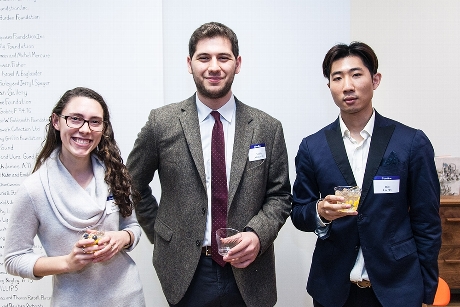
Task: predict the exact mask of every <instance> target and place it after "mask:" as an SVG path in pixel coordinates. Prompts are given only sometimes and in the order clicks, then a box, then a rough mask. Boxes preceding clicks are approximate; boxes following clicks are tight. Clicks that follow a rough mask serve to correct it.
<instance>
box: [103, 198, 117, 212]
mask: <svg viewBox="0 0 460 307" xmlns="http://www.w3.org/2000/svg"><path fill="white" fill-rule="evenodd" d="M105 208H106V210H105V212H106V213H107V214H111V213H114V212H118V211H120V208H119V207H118V206H117V205H116V204H115V202H114V201H113V195H109V196H108V197H107V201H106V203H105Z"/></svg>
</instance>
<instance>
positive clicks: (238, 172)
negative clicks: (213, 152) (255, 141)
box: [228, 98, 254, 205]
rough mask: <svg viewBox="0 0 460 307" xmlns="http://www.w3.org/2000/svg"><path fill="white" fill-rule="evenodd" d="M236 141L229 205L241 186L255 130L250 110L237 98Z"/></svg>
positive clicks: (234, 143) (234, 144)
mask: <svg viewBox="0 0 460 307" xmlns="http://www.w3.org/2000/svg"><path fill="white" fill-rule="evenodd" d="M235 102H236V115H235V117H236V118H235V120H236V122H235V125H236V126H235V139H234V142H233V154H232V167H231V173H230V184H229V190H228V203H229V205H230V204H231V203H232V201H233V198H234V197H235V193H236V190H237V189H238V185H239V184H240V181H241V177H242V176H243V171H244V169H245V167H246V162H247V160H248V154H249V147H250V145H251V140H252V135H253V131H254V128H253V126H252V120H253V118H252V116H251V114H250V112H249V110H248V108H247V107H246V106H245V105H244V104H243V103H241V102H240V101H238V100H237V99H236V98H235Z"/></svg>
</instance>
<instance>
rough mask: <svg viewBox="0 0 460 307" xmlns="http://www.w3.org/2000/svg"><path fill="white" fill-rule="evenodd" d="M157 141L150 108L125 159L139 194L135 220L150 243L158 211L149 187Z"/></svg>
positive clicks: (155, 159) (154, 168)
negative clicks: (139, 199) (143, 124)
mask: <svg viewBox="0 0 460 307" xmlns="http://www.w3.org/2000/svg"><path fill="white" fill-rule="evenodd" d="M157 141H158V140H157V137H156V134H155V110H152V111H151V112H150V115H149V118H148V121H147V123H146V124H145V126H144V127H143V128H142V129H141V131H140V132H139V134H138V136H137V139H136V141H135V142H134V147H133V150H132V151H131V153H130V154H129V156H128V160H127V161H126V166H127V168H128V171H129V172H130V174H131V176H132V178H133V184H134V187H135V188H136V189H137V190H138V191H139V193H140V194H141V201H140V202H139V203H138V204H137V205H136V207H135V211H136V215H137V220H138V221H139V224H140V225H141V227H142V229H143V230H144V232H145V234H146V235H147V238H148V239H149V240H150V242H151V243H153V238H154V230H153V227H154V225H155V219H156V216H157V212H158V202H157V200H156V199H155V197H154V196H153V194H152V189H151V188H150V182H151V181H152V180H153V176H154V174H155V172H156V171H157V169H158V151H157Z"/></svg>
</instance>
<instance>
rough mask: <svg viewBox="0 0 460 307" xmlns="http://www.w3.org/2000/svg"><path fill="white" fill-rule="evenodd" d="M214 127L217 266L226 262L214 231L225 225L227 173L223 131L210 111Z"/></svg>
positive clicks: (213, 240)
mask: <svg viewBox="0 0 460 307" xmlns="http://www.w3.org/2000/svg"><path fill="white" fill-rule="evenodd" d="M211 115H212V116H213V117H214V119H215V122H214V127H213V128H212V139H211V218H212V228H211V254H212V259H213V260H214V261H215V262H217V263H218V264H219V265H221V266H224V265H225V264H226V262H225V261H224V260H223V259H222V256H221V255H219V254H218V252H217V242H216V230H217V229H219V228H223V227H226V225H227V202H228V190H227V172H226V168H225V141H224V129H223V127H222V122H221V121H220V113H219V112H217V111H212V112H211Z"/></svg>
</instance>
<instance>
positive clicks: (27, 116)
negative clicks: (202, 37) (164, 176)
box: [0, 0, 162, 307]
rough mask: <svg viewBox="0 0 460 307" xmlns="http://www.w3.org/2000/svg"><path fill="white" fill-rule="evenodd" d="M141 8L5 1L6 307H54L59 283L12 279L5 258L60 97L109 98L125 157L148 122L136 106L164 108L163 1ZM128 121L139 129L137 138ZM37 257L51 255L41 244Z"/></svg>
mask: <svg viewBox="0 0 460 307" xmlns="http://www.w3.org/2000/svg"><path fill="white" fill-rule="evenodd" d="M136 4H137V5H138V6H133V5H129V4H127V3H126V2H125V1H119V0H115V1H89V0H86V1H71V2H69V1H57V0H47V1H44V0H0V72H1V73H0V142H1V143H0V307H3V306H5V307H19V306H35V307H38V306H49V305H50V297H51V292H52V289H51V277H45V278H44V279H42V280H38V281H32V280H29V279H23V278H21V277H17V276H12V275H8V274H7V273H6V271H5V269H4V263H3V257H4V244H5V235H6V230H7V227H8V219H9V214H10V212H11V208H12V207H13V206H14V196H15V193H16V190H17V189H18V187H19V186H20V184H21V182H22V181H23V180H24V179H25V178H26V177H27V176H28V175H29V174H30V173H31V171H32V168H33V166H34V163H35V159H36V156H37V154H38V152H39V150H40V148H41V144H42V142H43V140H44V136H45V133H46V131H45V126H46V124H47V123H48V121H49V116H50V112H51V110H52V108H53V106H54V105H55V103H56V102H57V101H58V99H59V97H60V96H61V95H62V94H63V93H64V92H65V91H66V90H68V89H71V88H74V87H77V86H86V87H90V88H92V89H94V90H96V91H98V92H99V93H100V94H102V96H103V97H104V98H105V100H106V102H107V103H108V105H109V109H110V111H111V116H112V123H113V126H114V130H115V136H116V138H117V142H118V143H119V146H120V149H121V150H122V155H123V156H124V157H126V156H127V154H128V153H129V150H130V149H131V148H130V147H131V146H132V143H133V140H134V138H135V136H136V134H137V132H138V130H139V129H140V125H141V124H142V121H143V120H144V119H146V112H147V109H146V108H144V107H140V108H136V107H135V104H134V102H138V103H140V104H141V103H142V104H143V105H147V104H146V103H145V101H143V100H145V99H146V97H148V98H149V99H151V98H152V97H157V99H156V100H157V101H159V102H160V101H161V98H162V83H161V82H159V81H158V80H159V79H160V78H161V72H162V70H161V65H162V62H161V61H162V59H161V52H160V53H159V54H158V51H157V50H155V49H154V46H156V45H159V44H161V41H159V40H157V41H155V39H156V37H158V38H161V1H156V2H154V3H152V2H147V1H140V2H136ZM155 6H157V7H158V8H159V10H158V11H156V8H155ZM158 15H159V16H160V18H156V19H155V21H152V19H151V18H152V17H153V18H155V16H158ZM159 50H161V49H159ZM152 58H155V60H152ZM155 72H157V73H155ZM127 101H130V102H131V103H130V105H129V106H128V105H127ZM161 102H162V101H161ZM146 107H148V109H150V108H152V107H154V106H153V105H150V106H148V105H147V106H146ZM140 119H142V121H141V120H140ZM125 121H128V122H133V123H134V122H135V123H138V124H136V125H133V127H132V129H134V130H133V131H130V130H129V128H126V122H125ZM120 127H125V128H124V129H123V133H118V134H117V130H121V128H120ZM120 132H121V131H120ZM117 135H118V137H117ZM34 250H35V251H36V252H38V253H44V251H43V250H42V247H41V245H40V242H39V240H38V239H37V238H36V240H35V246H34ZM69 252H70V251H69ZM136 262H137V264H138V266H140V267H141V268H140V271H142V266H143V265H145V266H148V267H149V269H148V271H149V272H150V271H151V269H150V268H151V263H150V257H146V259H145V263H142V261H136ZM140 262H141V263H140ZM141 277H142V276H141ZM146 300H147V302H148V301H149V298H148V297H146Z"/></svg>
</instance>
